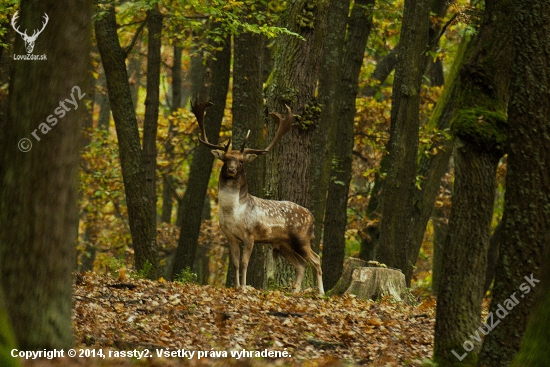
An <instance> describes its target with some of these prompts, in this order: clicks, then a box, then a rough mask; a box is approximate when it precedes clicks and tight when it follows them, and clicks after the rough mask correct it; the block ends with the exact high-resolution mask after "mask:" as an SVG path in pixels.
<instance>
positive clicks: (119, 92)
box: [95, 6, 159, 278]
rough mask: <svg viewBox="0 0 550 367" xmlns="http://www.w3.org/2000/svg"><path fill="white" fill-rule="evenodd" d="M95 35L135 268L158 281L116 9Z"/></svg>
mask: <svg viewBox="0 0 550 367" xmlns="http://www.w3.org/2000/svg"><path fill="white" fill-rule="evenodd" d="M95 35H96V39H97V45H98V48H99V53H100V54H101V61H102V63H103V69H104V70H105V76H106V78H107V89H108V91H109V101H110V105H111V110H112V112H113V119H114V120H115V127H116V132H117V138H118V144H119V158H120V166H121V168H122V178H123V181H124V191H125V193H126V202H127V205H128V217H129V223H130V232H131V234H132V244H133V247H134V261H135V267H136V269H137V270H142V269H144V267H145V266H146V264H147V263H149V264H150V266H151V269H150V271H149V274H148V276H149V277H151V278H156V276H157V274H158V273H157V272H158V266H159V265H158V264H159V259H158V251H157V243H156V234H157V233H156V228H155V223H156V221H155V218H153V216H152V211H151V203H150V202H149V200H148V195H147V184H146V178H145V166H144V164H143V156H142V154H143V153H142V150H141V143H140V138H139V131H138V126H137V119H136V115H135V112H134V105H133V102H132V96H131V93H130V85H129V84H128V73H127V72H126V63H125V53H124V51H123V50H122V48H121V47H120V43H119V40H118V34H117V24H116V17H115V9H114V7H113V6H109V8H108V9H107V10H106V11H105V13H103V14H102V16H101V17H99V18H97V19H96V21H95Z"/></svg>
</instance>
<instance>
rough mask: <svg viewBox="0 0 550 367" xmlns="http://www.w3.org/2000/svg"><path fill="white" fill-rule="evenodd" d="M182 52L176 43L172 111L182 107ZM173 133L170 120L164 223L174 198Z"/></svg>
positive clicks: (168, 219)
mask: <svg viewBox="0 0 550 367" xmlns="http://www.w3.org/2000/svg"><path fill="white" fill-rule="evenodd" d="M182 54H183V48H182V47H181V46H178V45H174V64H173V65H172V103H171V105H170V112H171V113H174V112H176V111H177V110H178V109H180V108H181V107H182V103H183V99H182V92H183V90H182V89H183V88H182V72H181V67H182V66H181V57H182ZM174 134H175V126H174V123H173V122H172V120H170V121H169V125H168V136H167V137H166V142H165V143H164V150H165V152H166V159H167V160H168V162H169V163H168V164H169V165H168V167H167V168H166V170H165V171H164V174H163V175H162V214H161V217H160V220H161V221H162V222H164V223H170V222H171V220H172V207H173V205H172V199H173V198H174V196H175V195H174V194H175V193H174V191H173V186H174V179H173V177H172V174H171V171H172V165H173V160H174V144H172V138H173V137H174Z"/></svg>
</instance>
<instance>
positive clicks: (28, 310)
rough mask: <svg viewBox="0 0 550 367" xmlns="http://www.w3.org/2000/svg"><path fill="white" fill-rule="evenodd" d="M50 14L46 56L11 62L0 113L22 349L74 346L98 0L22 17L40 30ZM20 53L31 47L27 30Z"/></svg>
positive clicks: (2, 195) (1, 277) (9, 278)
mask: <svg viewBox="0 0 550 367" xmlns="http://www.w3.org/2000/svg"><path fill="white" fill-rule="evenodd" d="M44 13H46V14H47V15H48V16H49V23H48V26H47V27H46V28H45V29H44V31H43V33H42V34H41V36H40V38H38V40H37V42H36V45H35V48H34V52H35V53H36V54H46V55H47V60H43V61H23V60H17V61H15V62H13V63H12V65H13V68H12V74H11V78H10V86H9V106H8V111H7V112H8V113H7V119H4V118H2V119H1V120H0V124H1V125H0V146H1V147H2V149H1V151H0V281H1V282H2V283H1V284H0V288H2V289H3V290H4V296H5V297H3V300H4V301H5V304H6V307H7V311H8V314H9V316H10V318H11V323H12V326H13V331H14V334H15V338H16V340H17V344H18V346H19V348H21V350H43V349H55V348H57V349H62V348H71V347H72V346H73V344H74V337H73V325H72V322H71V313H72V283H73V276H72V272H73V270H74V268H75V264H76V243H77V240H78V236H77V234H78V169H79V150H80V147H81V145H80V139H81V137H82V131H81V122H82V121H83V120H84V119H85V116H86V107H85V106H84V104H83V100H81V99H82V97H83V96H84V93H86V91H88V83H89V81H90V80H89V79H90V78H89V74H88V66H89V64H88V57H89V55H90V52H91V47H90V34H89V30H90V26H91V17H92V2H91V1H83V0H81V1H73V2H67V3H65V4H64V6H63V7H60V6H59V3H58V2H57V1H51V0H46V1H25V0H23V1H22V2H21V7H20V19H19V20H18V22H19V24H20V25H21V28H22V29H25V28H27V29H34V28H36V26H37V25H40V24H41V22H42V21H43V15H44ZM14 53H15V54H25V53H26V52H25V49H24V44H23V40H22V39H21V37H16V40H15V48H14ZM60 101H61V102H60ZM67 101H70V102H71V103H68V102H67ZM75 104H76V105H75ZM79 107H80V108H79ZM56 111H57V112H56ZM24 139H26V140H24ZM17 142H19V143H17ZM31 144H32V145H31ZM31 147H32V148H33V149H32V150H30V149H31ZM0 308H1V307H0ZM2 343H3V342H2Z"/></svg>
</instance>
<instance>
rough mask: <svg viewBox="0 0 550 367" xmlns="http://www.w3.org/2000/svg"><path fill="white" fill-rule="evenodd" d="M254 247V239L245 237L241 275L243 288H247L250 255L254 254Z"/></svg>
mask: <svg viewBox="0 0 550 367" xmlns="http://www.w3.org/2000/svg"><path fill="white" fill-rule="evenodd" d="M253 248H254V240H251V239H245V240H244V241H243V258H242V260H241V276H242V287H243V288H246V271H247V269H248V261H249V260H250V255H252V249H253Z"/></svg>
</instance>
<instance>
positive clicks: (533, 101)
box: [479, 0, 550, 366]
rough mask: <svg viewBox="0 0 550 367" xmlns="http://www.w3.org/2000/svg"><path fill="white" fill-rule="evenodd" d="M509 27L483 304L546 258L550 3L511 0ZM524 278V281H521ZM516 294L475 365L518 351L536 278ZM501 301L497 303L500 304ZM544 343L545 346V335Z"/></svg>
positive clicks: (500, 296) (501, 360)
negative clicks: (494, 242) (491, 277)
mask: <svg viewBox="0 0 550 367" xmlns="http://www.w3.org/2000/svg"><path fill="white" fill-rule="evenodd" d="M512 6H513V10H512V12H513V14H514V18H513V22H511V23H512V27H511V34H512V35H513V38H512V40H513V42H510V43H513V45H514V46H515V59H514V63H513V67H512V68H511V70H512V78H511V85H510V93H511V95H510V104H509V108H508V121H509V127H508V142H509V145H508V168H507V175H506V194H505V201H504V218H505V220H506V221H505V222H504V236H503V242H502V246H501V248H500V254H499V261H498V265H497V271H496V277H495V285H494V288H493V299H492V302H491V307H490V311H491V312H496V310H497V308H498V305H500V304H502V303H503V302H504V301H505V300H506V299H508V298H509V297H511V295H512V294H513V293H514V292H518V287H520V285H521V284H522V283H526V280H527V279H530V278H531V277H534V278H536V279H540V274H541V270H542V266H543V265H544V266H546V267H547V266H548V264H547V263H546V262H543V259H544V256H543V255H544V249H545V248H548V245H549V244H550V230H549V229H550V184H549V176H548V172H549V170H550V151H549V150H548V147H549V146H550V124H549V121H550V104H549V103H546V102H547V101H549V100H550V92H549V91H550V75H549V72H548V71H549V70H550V56H549V55H550V4H549V3H548V2H547V1H534V0H524V1H513V2H512V4H511V7H512ZM527 283H531V282H529V281H527ZM533 283H534V284H529V285H528V286H530V287H531V288H533V287H534V288H535V289H534V290H535V291H534V292H529V293H526V292H525V291H524V290H523V289H521V288H519V291H520V292H522V291H523V292H522V293H523V294H521V295H520V297H521V298H518V301H519V303H517V304H516V305H515V307H514V308H513V310H511V311H509V313H510V315H508V316H507V317H506V319H503V320H502V322H501V323H500V324H499V325H498V327H497V328H495V330H493V331H492V332H491V333H490V334H489V335H487V336H486V337H485V340H484V343H483V348H482V351H481V354H480V360H479V365H480V366H505V365H508V364H509V363H510V362H511V361H512V359H513V358H514V355H515V354H516V353H517V351H518V349H519V346H520V342H521V339H522V336H523V333H524V331H525V327H526V325H527V318H528V316H529V314H530V313H531V312H532V309H533V304H534V301H535V295H536V294H537V293H538V286H537V285H536V283H535V282H533ZM501 307H502V306H501ZM545 348H548V344H547V343H546V345H545Z"/></svg>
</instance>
